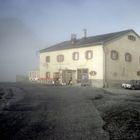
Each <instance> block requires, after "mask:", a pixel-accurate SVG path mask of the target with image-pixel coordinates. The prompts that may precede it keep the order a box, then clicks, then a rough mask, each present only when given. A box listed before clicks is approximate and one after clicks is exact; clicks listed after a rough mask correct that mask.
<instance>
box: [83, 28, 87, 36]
mask: <svg viewBox="0 0 140 140" xmlns="http://www.w3.org/2000/svg"><path fill="white" fill-rule="evenodd" d="M82 37H83V38H86V37H87V29H83V36H82Z"/></svg>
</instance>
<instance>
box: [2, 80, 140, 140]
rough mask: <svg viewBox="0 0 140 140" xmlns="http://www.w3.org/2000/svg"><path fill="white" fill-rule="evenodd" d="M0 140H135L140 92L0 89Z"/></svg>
mask: <svg viewBox="0 0 140 140" xmlns="http://www.w3.org/2000/svg"><path fill="white" fill-rule="evenodd" d="M0 139H1V140H139V139H140V91H138V90H137V91H132V90H124V89H115V88H114V89H113V88H112V89H97V88H91V87H74V86H45V85H37V84H21V83H18V84H17V83H0Z"/></svg>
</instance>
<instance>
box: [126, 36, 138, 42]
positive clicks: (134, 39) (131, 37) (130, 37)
mask: <svg viewBox="0 0 140 140" xmlns="http://www.w3.org/2000/svg"><path fill="white" fill-rule="evenodd" d="M128 39H129V40H132V41H136V37H135V36H133V35H128Z"/></svg>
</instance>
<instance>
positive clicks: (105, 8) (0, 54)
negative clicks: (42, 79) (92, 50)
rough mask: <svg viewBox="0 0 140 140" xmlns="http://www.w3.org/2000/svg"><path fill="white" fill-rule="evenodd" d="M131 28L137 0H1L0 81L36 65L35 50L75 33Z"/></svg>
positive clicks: (137, 16) (138, 19)
mask: <svg viewBox="0 0 140 140" xmlns="http://www.w3.org/2000/svg"><path fill="white" fill-rule="evenodd" d="M83 28H86V29H87V34H88V36H91V35H97V34H103V33H109V32H115V31H120V30H125V29H134V30H135V31H136V32H137V33H138V34H140V1H139V0H0V81H15V75H16V74H27V72H28V71H29V70H32V69H37V68H38V53H37V52H38V50H40V49H42V48H45V47H48V46H50V45H53V44H56V43H58V42H61V41H64V40H69V39H70V35H71V33H76V34H77V36H78V37H81V35H82V29H83Z"/></svg>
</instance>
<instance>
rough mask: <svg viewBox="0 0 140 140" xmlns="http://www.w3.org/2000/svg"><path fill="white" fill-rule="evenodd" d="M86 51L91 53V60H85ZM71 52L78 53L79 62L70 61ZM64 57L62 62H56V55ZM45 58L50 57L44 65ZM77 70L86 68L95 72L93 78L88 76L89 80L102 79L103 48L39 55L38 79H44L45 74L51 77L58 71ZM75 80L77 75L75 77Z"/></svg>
mask: <svg viewBox="0 0 140 140" xmlns="http://www.w3.org/2000/svg"><path fill="white" fill-rule="evenodd" d="M87 50H92V51H93V58H92V59H90V60H87V59H86V58H85V52H86V51H87ZM73 52H79V60H77V61H74V60H73V59H72V54H73ZM61 54H62V55H64V61H63V62H57V59H56V57H57V55H61ZM46 56H50V63H46V59H45V58H46ZM79 68H81V69H82V68H88V69H89V72H90V71H96V72H97V74H96V75H95V76H90V75H89V79H99V80H100V79H103V48H102V46H101V45H98V46H90V47H89V46H88V47H82V48H74V49H67V50H61V51H52V52H45V53H40V77H41V78H45V76H46V72H50V73H51V77H53V73H54V72H58V71H59V69H71V70H77V69H79ZM75 78H77V73H76V77H75Z"/></svg>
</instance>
